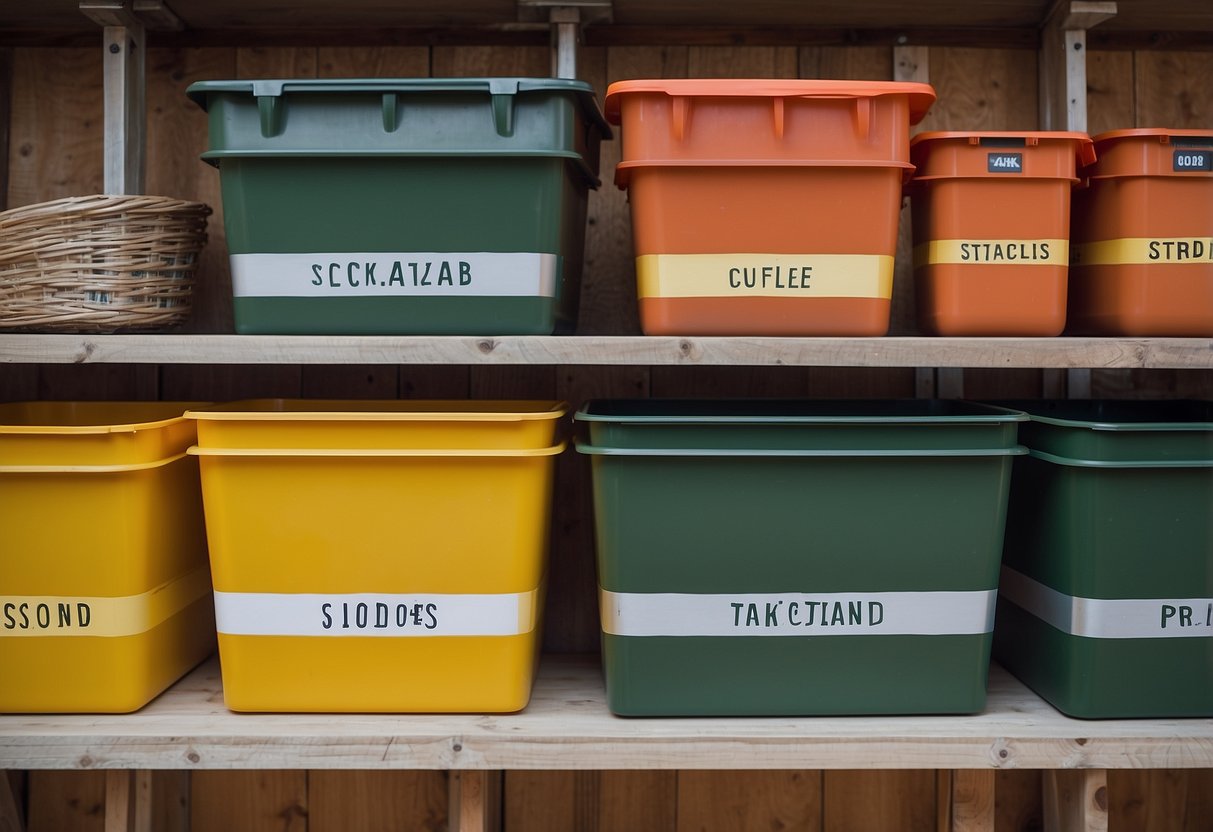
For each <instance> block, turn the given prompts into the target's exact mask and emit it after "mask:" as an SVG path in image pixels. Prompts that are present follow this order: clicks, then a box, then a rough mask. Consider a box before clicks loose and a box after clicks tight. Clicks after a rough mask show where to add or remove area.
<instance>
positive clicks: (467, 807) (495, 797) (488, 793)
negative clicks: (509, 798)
mask: <svg viewBox="0 0 1213 832" xmlns="http://www.w3.org/2000/svg"><path fill="white" fill-rule="evenodd" d="M450 778H451V779H450V797H449V802H448V804H447V805H448V809H447V828H448V829H449V830H450V832H500V830H501V817H502V812H501V800H502V791H501V772H500V771H452V772H451V774H450Z"/></svg>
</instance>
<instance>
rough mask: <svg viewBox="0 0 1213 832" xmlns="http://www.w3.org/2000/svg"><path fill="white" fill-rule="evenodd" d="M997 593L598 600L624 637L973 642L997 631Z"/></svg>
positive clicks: (603, 596) (607, 627)
mask: <svg viewBox="0 0 1213 832" xmlns="http://www.w3.org/2000/svg"><path fill="white" fill-rule="evenodd" d="M995 594H996V591H995V590H975V591H970V592H963V591H962V592H827V593H812V592H780V593H745V594H719V595H717V594H682V593H668V592H654V593H648V592H609V591H607V590H601V591H600V593H599V596H600V602H601V611H602V629H603V631H604V632H606V633H611V634H613V635H620V636H844V635H972V634H980V633H988V632H991V631H992V630H993V627H994V597H995Z"/></svg>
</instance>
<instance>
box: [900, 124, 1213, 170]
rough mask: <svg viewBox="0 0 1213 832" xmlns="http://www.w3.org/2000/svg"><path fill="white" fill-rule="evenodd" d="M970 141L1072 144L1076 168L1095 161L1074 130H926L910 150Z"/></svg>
mask: <svg viewBox="0 0 1213 832" xmlns="http://www.w3.org/2000/svg"><path fill="white" fill-rule="evenodd" d="M1211 135H1213V134H1211ZM972 139H976V140H978V142H980V141H981V140H982V139H1025V140H1028V139H1035V140H1036V143H1037V144H1039V143H1040V142H1042V141H1066V142H1074V143H1075V144H1076V146H1075V148H1074V158H1075V163H1076V165H1077V167H1080V168H1081V167H1086V166H1087V165H1092V164H1094V163H1095V159H1096V156H1095V140H1094V139H1092V138H1091V137H1090V136H1089V135H1087V134H1086V133H1081V132H1078V131H1074V130H928V131H926V132H924V133H918V134H916V135H914V136H912V137H910V150H911V151H913V149H914V148H915V147H917V146H919V145H924V144H927V143H929V142H938V141H959V140H965V141H969V140H972ZM1029 146H1030V145H1029ZM924 178H925V177H924ZM947 178H961V177H947ZM1050 178H1054V177H1050Z"/></svg>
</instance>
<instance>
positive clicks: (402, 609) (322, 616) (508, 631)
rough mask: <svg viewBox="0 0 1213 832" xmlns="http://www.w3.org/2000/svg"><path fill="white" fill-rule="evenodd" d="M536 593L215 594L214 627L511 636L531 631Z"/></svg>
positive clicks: (253, 632)
mask: <svg viewBox="0 0 1213 832" xmlns="http://www.w3.org/2000/svg"><path fill="white" fill-rule="evenodd" d="M537 592H538V591H537V590H532V591H531V592H519V593H501V594H491V595H446V594H435V593H424V594H416V595H413V594H396V593H380V592H362V593H353V594H337V593H271V592H216V593H215V625H216V628H217V629H218V631H219V632H220V633H225V634H227V635H241V636H392V637H408V636H516V635H521V634H523V633H529V632H531V631H532V630H533V629H535V612H536V611H535V604H536V596H537Z"/></svg>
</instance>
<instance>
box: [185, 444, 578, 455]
mask: <svg viewBox="0 0 1213 832" xmlns="http://www.w3.org/2000/svg"><path fill="white" fill-rule="evenodd" d="M566 447H568V443H567V442H565V441H561V442H558V443H557V444H555V445H551V446H549V447H546V448H204V447H202V446H201V445H191V446H190V447H189V448H188V449H187V450H186V453H187V454H189V455H190V456H217V457H253V458H258V459H260V458H265V457H280V458H289V459H298V458H300V457H305V458H330V459H342V458H351V457H358V458H364V459H391V458H401V457H406V458H409V457H411V458H429V457H433V458H440V459H450V458H453V457H467V458H473V459H479V458H493V459H499V458H503V457H512V458H528V457H545V456H557V455H558V454H560V453H561V452H562V451H564V449H565V448H566Z"/></svg>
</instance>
